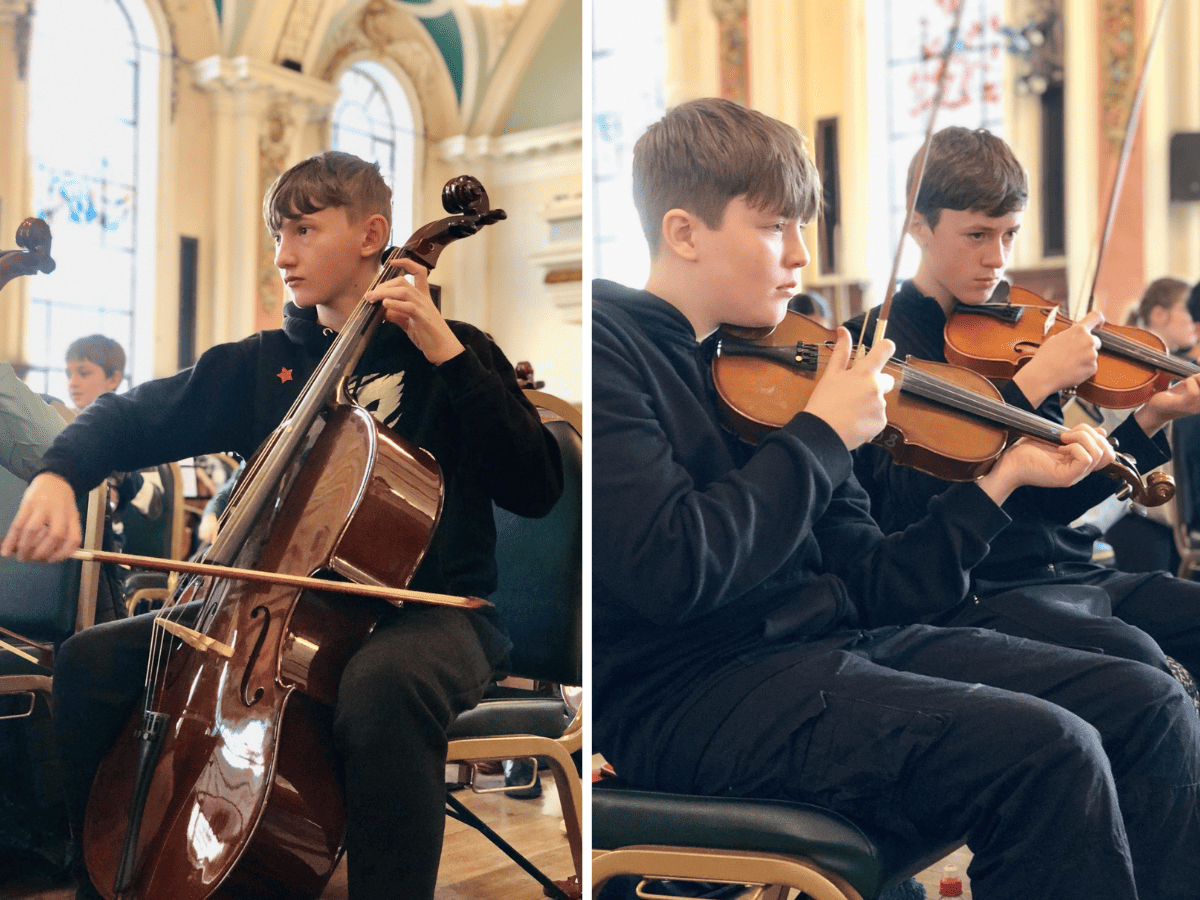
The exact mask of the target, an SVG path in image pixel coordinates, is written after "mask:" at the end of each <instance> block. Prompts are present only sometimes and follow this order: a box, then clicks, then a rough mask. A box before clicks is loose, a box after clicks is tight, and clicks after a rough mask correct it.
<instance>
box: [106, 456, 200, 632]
mask: <svg viewBox="0 0 1200 900" xmlns="http://www.w3.org/2000/svg"><path fill="white" fill-rule="evenodd" d="M154 471H155V472H156V473H157V475H158V478H159V480H160V481H161V482H162V490H163V510H162V514H161V515H159V516H158V517H157V518H155V519H149V518H147V517H146V516H145V515H143V514H142V513H141V512H140V511H139V510H138V509H136V508H134V507H133V506H132V505H131V506H128V507H126V509H125V510H124V512H123V513H122V514H121V522H122V524H123V525H124V527H125V543H124V546H123V547H122V550H123V551H124V552H125V553H129V554H136V555H138V556H153V557H156V558H158V559H184V558H185V557H186V556H187V548H186V546H185V531H184V527H183V523H184V512H185V507H184V503H183V476H182V473H181V472H180V469H179V463H174V462H172V463H165V464H164V465H161V466H156V467H155V469H154ZM176 580H177V575H176V574H175V573H174V572H172V573H170V574H167V573H165V572H155V571H148V570H145V569H142V570H139V569H132V570H131V571H130V572H129V573H128V574H126V576H125V588H124V594H125V608H126V610H127V611H128V612H129V614H130V615H132V614H133V612H134V609H135V608H136V607H137V605H138V604H139V603H142V602H145V603H146V604H148V605H153V604H154V603H155V602H158V601H162V600H165V599H167V598H168V597H170V596H171V595H172V594H173V593H174V590H175V582H176Z"/></svg>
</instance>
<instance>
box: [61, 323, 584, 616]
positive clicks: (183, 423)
mask: <svg viewBox="0 0 1200 900" xmlns="http://www.w3.org/2000/svg"><path fill="white" fill-rule="evenodd" d="M450 327H451V329H452V330H453V331H454V333H455V335H456V336H457V337H458V339H459V340H460V341H462V343H463V345H464V346H465V347H466V348H467V349H466V351H465V352H463V353H461V354H459V355H458V356H456V357H454V358H453V359H451V360H448V361H447V362H445V363H443V364H442V365H440V366H433V365H431V364H430V363H429V362H428V360H426V359H425V356H424V355H423V354H422V353H421V351H420V350H418V349H417V347H416V346H415V345H414V344H413V343H412V341H410V340H409V338H408V336H407V335H406V334H405V333H404V332H403V330H401V329H400V328H398V327H396V326H395V325H392V324H391V323H389V322H384V323H383V324H382V325H380V327H379V330H378V331H377V332H376V334H375V336H374V337H373V338H372V340H371V343H370V345H369V346H368V348H367V350H366V352H365V353H364V354H363V357H362V359H361V360H360V361H359V364H358V366H357V368H356V369H355V376H354V378H353V379H352V380H351V391H352V393H354V394H355V395H356V397H357V398H358V400H359V402H360V403H361V404H362V405H363V406H365V407H366V408H367V409H368V410H369V411H370V412H371V413H372V414H373V415H374V416H375V417H376V418H377V419H379V420H380V421H382V422H384V423H385V424H387V425H389V426H390V427H391V428H392V430H393V431H395V432H396V433H397V434H399V435H400V436H401V437H404V438H406V439H407V440H409V441H411V442H412V443H414V444H416V445H417V446H419V447H423V448H424V449H426V450H428V451H429V452H430V453H432V454H433V456H434V458H435V459H436V460H437V461H438V464H439V465H440V466H441V469H442V477H443V480H444V483H445V503H444V506H443V511H442V517H441V521H440V523H439V525H438V528H437V530H436V531H435V533H434V537H433V540H432V542H431V546H430V548H429V551H428V553H427V554H426V556H425V559H424V560H423V561H422V563H421V566H420V568H419V569H418V570H417V572H416V574H415V575H414V577H413V579H412V581H411V584H410V587H412V588H413V589H414V590H423V591H434V592H441V593H449V594H457V595H469V596H478V597H485V596H487V595H488V594H489V593H490V592H491V591H492V590H494V588H495V582H496V565H495V560H494V545H495V526H494V523H493V519H492V506H491V504H492V501H493V500H494V501H495V502H496V503H497V504H498V505H499V506H501V507H503V508H505V509H508V510H510V511H512V512H514V513H517V514H519V515H524V516H542V515H545V514H546V513H547V512H549V510H550V509H551V507H553V505H554V503H555V501H556V500H557V499H558V496H559V494H560V493H561V491H562V462H561V459H560V458H559V453H558V446H557V444H556V443H555V441H554V439H553V437H552V436H551V435H550V434H549V432H547V431H546V430H545V429H544V428H543V427H542V426H541V424H540V423H539V421H538V416H537V413H536V411H535V410H534V409H533V407H532V406H531V405H530V404H529V402H528V401H527V400H526V399H525V397H524V396H523V395H522V393H521V391H520V388H518V387H517V382H516V377H515V375H514V373H513V369H512V366H511V365H510V364H509V362H508V360H507V359H505V357H504V354H503V353H501V351H500V349H499V348H498V347H497V346H496V345H495V344H494V343H492V341H491V339H490V338H488V337H487V335H485V334H484V333H483V332H481V331H480V330H479V329H477V328H475V327H473V326H471V325H467V324H464V323H461V322H451V323H450ZM335 337H336V334H335V333H334V332H333V331H331V330H330V329H328V328H324V327H322V326H321V324H320V323H319V322H318V321H317V315H316V310H311V309H308V310H305V309H300V308H298V307H296V306H295V305H294V304H291V303H288V304H287V305H286V307H285V309H284V321H283V328H282V329H281V330H272V331H262V332H259V333H257V334H254V335H251V336H250V337H248V338H245V339H244V340H241V341H237V342H235V343H230V344H221V345H218V346H216V347H213V348H211V349H210V350H208V351H206V352H205V353H204V354H203V355H202V356H201V357H200V359H199V360H198V361H197V363H196V365H195V366H194V367H192V368H190V369H185V370H184V371H182V372H180V373H178V374H177V375H174V376H171V377H169V378H162V379H158V380H155V381H148V382H146V383H144V384H140V385H138V386H137V387H135V388H133V389H132V390H130V391H128V392H127V393H124V394H112V393H109V394H104V395H103V396H101V397H100V398H99V399H98V400H96V402H95V403H93V404H92V405H91V406H89V407H88V408H87V409H86V410H85V411H84V412H83V413H82V414H81V415H80V416H79V418H78V419H76V420H75V422H74V423H73V424H71V425H69V426H68V427H67V428H66V429H65V430H64V431H63V432H62V434H61V435H59V437H58V438H57V439H56V440H55V442H54V444H53V445H52V446H51V447H50V449H49V450H48V451H47V453H46V455H45V458H44V462H43V471H50V472H55V473H57V474H59V475H62V476H63V477H64V478H66V479H67V480H68V481H69V482H70V483H71V486H72V487H73V488H75V490H76V491H86V490H89V489H91V488H92V487H94V486H96V485H97V484H99V483H100V482H101V481H102V480H103V479H104V478H105V477H106V476H107V475H108V474H109V473H110V472H113V471H126V472H127V471H136V470H138V469H142V468H145V467H147V466H151V465H157V464H159V463H163V462H168V461H171V460H178V459H184V458H186V457H190V456H196V455H199V454H202V453H219V452H229V451H233V452H236V453H238V454H240V455H242V456H243V457H246V458H249V457H250V456H251V455H252V454H253V452H254V450H255V449H256V448H257V447H258V446H259V444H261V443H262V442H263V440H264V439H265V438H266V437H267V436H268V435H269V434H270V433H271V432H272V431H273V430H274V428H275V427H276V426H277V425H278V424H279V423H280V422H281V421H282V420H283V417H284V415H285V414H286V413H287V411H288V409H289V408H290V407H291V405H292V402H293V401H294V400H295V399H296V396H297V394H298V393H299V392H300V390H301V389H302V387H303V386H304V384H305V382H306V381H307V380H308V378H309V376H310V375H311V374H312V372H313V371H314V369H315V368H316V366H317V364H318V363H319V362H320V360H321V357H322V356H323V355H324V353H325V351H326V350H327V349H328V348H329V346H330V344H332V343H333V340H334V338H335Z"/></svg>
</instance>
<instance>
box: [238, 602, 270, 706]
mask: <svg viewBox="0 0 1200 900" xmlns="http://www.w3.org/2000/svg"><path fill="white" fill-rule="evenodd" d="M260 613H261V614H262V617H263V621H262V628H261V629H259V632H258V637H257V638H255V640H254V647H253V648H252V649H251V651H250V655H249V656H248V657H247V659H246V668H245V670H244V672H243V674H242V702H243V703H245V704H246V705H247V706H253V705H254V704H256V703H257V702H258V701H259V700H261V699H262V697H263V689H262V688H261V687H257V688H255V689H254V696H253V697H251V696H250V678H251V677H252V675H253V674H254V663H255V662H256V661H257V660H258V657H259V655H260V654H261V653H262V646H263V644H264V643H265V642H266V640H267V632H268V631H269V630H270V628H271V611H270V610H269V609H267V608H266V607H265V606H256V607H254V611H253V612H251V613H250V618H251V619H256V618H258V616H259V614H260Z"/></svg>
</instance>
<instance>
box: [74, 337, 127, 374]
mask: <svg viewBox="0 0 1200 900" xmlns="http://www.w3.org/2000/svg"><path fill="white" fill-rule="evenodd" d="M73 359H86V360H87V361H88V362H90V363H94V364H95V365H97V366H99V367H100V368H102V369H103V370H104V375H105V376H106V377H107V378H112V377H113V376H114V375H116V374H117V373H118V372H120V373H121V374H122V375H124V374H125V351H124V349H122V347H121V345H120V344H118V343H117V342H116V341H114V340H113V339H112V338H110V337H105V336H104V335H102V334H89V335H88V336H87V337H81V338H79V339H78V340H75V341H72V342H71V346H69V347H67V362H70V361H71V360H73Z"/></svg>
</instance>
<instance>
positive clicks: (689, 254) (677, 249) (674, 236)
mask: <svg viewBox="0 0 1200 900" xmlns="http://www.w3.org/2000/svg"><path fill="white" fill-rule="evenodd" d="M697 224H698V223H697V221H696V217H695V216H694V215H692V214H691V213H690V212H688V211H687V210H686V209H669V210H667V213H666V215H664V216H663V220H662V247H663V248H665V249H667V250H670V251H671V252H672V253H674V254H675V255H676V256H678V257H680V258H681V259H686V260H694V259H695V258H696V254H697V250H698V248H697V246H696V226H697Z"/></svg>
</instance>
